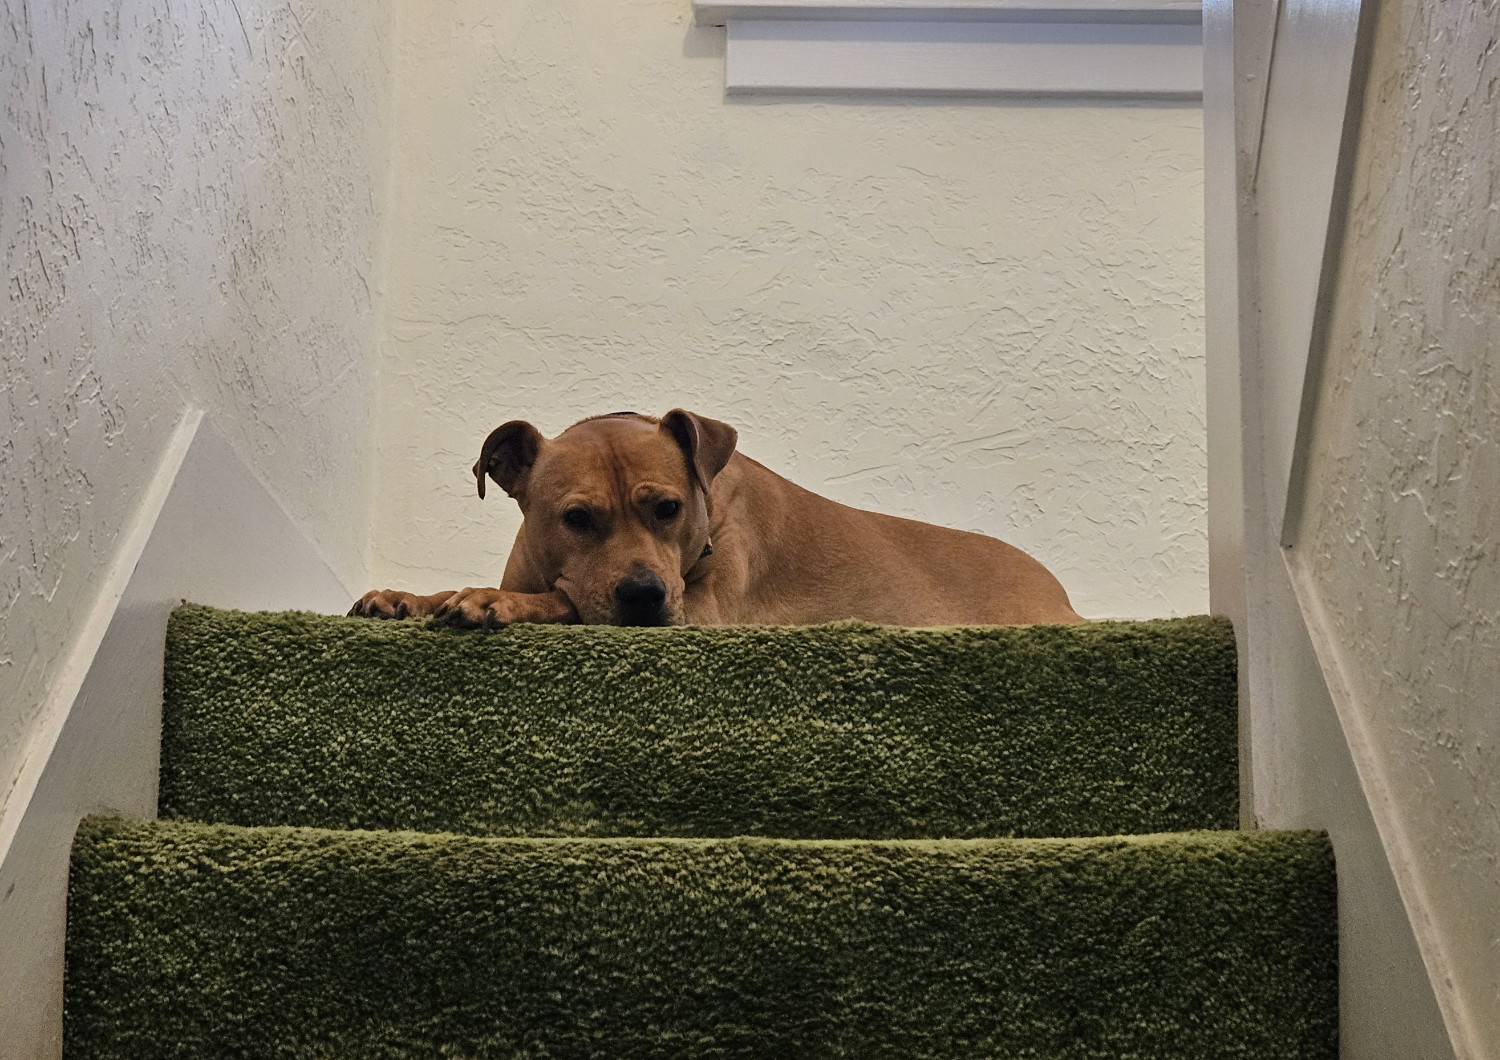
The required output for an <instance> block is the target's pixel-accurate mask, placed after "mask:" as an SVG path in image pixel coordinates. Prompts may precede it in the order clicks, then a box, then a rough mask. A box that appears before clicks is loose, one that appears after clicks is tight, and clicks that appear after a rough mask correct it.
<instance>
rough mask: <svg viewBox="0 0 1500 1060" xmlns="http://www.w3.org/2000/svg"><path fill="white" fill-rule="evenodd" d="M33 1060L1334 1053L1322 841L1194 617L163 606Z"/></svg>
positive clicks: (89, 838) (1230, 657) (1205, 623)
mask: <svg viewBox="0 0 1500 1060" xmlns="http://www.w3.org/2000/svg"><path fill="white" fill-rule="evenodd" d="M166 677H167V686H166V701H165V704H164V711H163V743H162V774H161V796H160V804H161V812H162V816H163V818H164V820H163V821H161V822H128V821H121V820H112V819H91V820H88V821H85V822H84V824H83V826H82V827H81V829H80V832H79V836H78V840H77V842H76V844H75V848H74V861H73V879H72V886H71V893H70V905H69V917H70V920H69V935H68V958H67V960H68V965H67V998H66V1052H67V1055H68V1056H69V1057H79V1058H82V1057H91V1058H92V1057H199V1056H202V1057H209V1056H214V1057H217V1056H246V1057H250V1056H254V1057H262V1056H264V1057H271V1056H278V1057H279V1056H290V1057H334V1056H339V1057H355V1056H359V1057H364V1056H379V1057H440V1056H442V1057H447V1056H461V1057H600V1058H604V1057H663V1058H665V1057H694V1058H696V1057H747V1058H749V1057H753V1058H766V1060H770V1058H782V1057H867V1056H868V1057H886V1056H889V1057H934V1058H938V1057H941V1058H950V1057H951V1058H959V1057H964V1058H967V1057H991V1056H993V1057H1039V1058H1063V1057H1099V1058H1104V1057H1172V1058H1184V1060H1185V1058H1188V1057H1194V1058H1197V1057H1210V1056H1226V1057H1229V1056H1233V1057H1246V1058H1267V1060H1269V1058H1272V1057H1277V1058H1283V1057H1284V1058H1299V1060H1301V1058H1306V1060H1312V1058H1326V1060H1332V1058H1333V1057H1336V1056H1337V1052H1338V1050H1337V986H1336V980H1337V971H1336V968H1337V941H1336V914H1335V891H1334V875H1333V865H1332V856H1331V852H1330V850H1329V847H1328V843H1327V840H1326V838H1325V837H1323V836H1322V835H1319V834H1314V833H1244V832H1236V831H1232V830H1230V829H1232V828H1233V827H1234V825H1235V822H1236V820H1237V808H1236V792H1237V786H1238V785H1237V764H1236V754H1235V744H1236V740H1235V713H1236V710H1235V673H1234V644H1233V638H1232V633H1231V631H1230V630H1229V628H1228V626H1227V624H1225V623H1223V622H1221V621H1218V620H1213V619H1184V620H1171V621H1156V622H1144V623H1097V624H1089V625H1083V626H1071V627H1046V626H1035V627H1023V628H1009V629H947V630H902V629H888V628H879V627H871V626H865V625H857V624H840V625H834V626H825V627H812V628H802V629H779V628H740V629H725V630H694V629H672V630H649V629H648V630H627V629H612V628H563V627H525V626H522V627H514V628H511V629H507V630H502V631H498V632H493V633H460V632H454V631H449V630H441V629H429V628H426V626H425V625H424V624H422V623H419V622H400V623H378V622H372V621H368V620H360V619H345V618H328V617H322V616H314V615H306V614H242V613H237V612H223V611H215V610H211V609H207V608H200V607H184V608H182V609H180V610H179V611H178V612H177V613H176V614H175V615H174V616H173V619H172V623H171V628H170V630H169V634H168V644H167V667H166Z"/></svg>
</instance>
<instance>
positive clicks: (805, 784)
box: [161, 608, 1239, 838]
mask: <svg viewBox="0 0 1500 1060" xmlns="http://www.w3.org/2000/svg"><path fill="white" fill-rule="evenodd" d="M166 678H167V690H166V692H167V694H166V704H165V709H164V719H163V750H162V755H163V757H162V777H161V811H162V814H163V816H171V817H180V818H184V819H190V820H201V821H224V822H231V823H235V824H244V825H259V824H294V825H310V826H317V827H331V828H347V827H363V828H393V829H401V828H406V829H414V830H420V831H455V832H463V833H467V834H472V835H584V836H647V835H676V836H731V835H768V836H790V837H798V838H842V837H850V838H855V837H864V838H920V837H931V836H954V837H968V836H1083V835H1113V834H1122V833H1149V832H1162V831H1178V830H1186V829H1195V828H1233V827H1235V826H1236V825H1237V822H1238V785H1239V773H1238V766H1237V741H1236V736H1235V733H1236V718H1237V714H1236V708H1235V695H1236V689H1235V653H1234V641H1233V635H1232V632H1231V630H1230V629H1229V626H1228V624H1227V623H1224V622H1220V621H1217V620H1210V619H1184V620H1173V621H1164V622H1147V623H1102V624H1091V625H1087V626H1077V627H1030V628H1023V629H987V630H975V629H970V630H941V631H932V630H897V629H881V628H875V627H860V626H835V627H819V628H812V629H764V628H762V629H755V628H750V629H729V630H620V629H603V628H555V627H554V628H544V627H517V628H513V629H508V630H504V631H500V632H497V633H493V634H483V633H481V634H463V633H455V632H451V631H443V630H429V629H426V628H423V627H421V626H420V625H419V624H417V623H413V622H405V623H378V622H372V621H368V620H358V619H333V618H324V617H318V616H309V615H300V616H299V615H241V614H236V613H232V612H216V611H210V610H207V609H201V608H186V609H183V610H181V611H179V612H178V613H177V614H176V615H175V616H174V618H173V622H172V627H171V632H170V636H169V641H168V657H167V674H166Z"/></svg>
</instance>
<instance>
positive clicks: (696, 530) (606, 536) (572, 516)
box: [474, 409, 738, 626]
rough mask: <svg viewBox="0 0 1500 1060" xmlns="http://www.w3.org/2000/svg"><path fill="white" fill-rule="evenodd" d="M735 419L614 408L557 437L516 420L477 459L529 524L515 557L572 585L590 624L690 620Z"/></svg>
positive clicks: (546, 580) (554, 581) (541, 578)
mask: <svg viewBox="0 0 1500 1060" xmlns="http://www.w3.org/2000/svg"><path fill="white" fill-rule="evenodd" d="M737 437H738V436H737V434H736V432H735V429H734V428H733V427H731V426H729V424H727V423H720V422H719V421H718V420H711V419H707V418H706V417H703V416H695V415H693V414H692V413H691V412H685V411H683V410H682V409H673V410H672V411H671V412H669V413H667V414H666V415H665V416H663V417H662V418H661V419H659V420H658V419H655V418H653V417H650V416H642V415H640V414H638V413H633V412H627V413H614V414H611V415H608V416H596V417H594V418H592V419H587V420H583V421H582V422H580V423H575V424H574V425H573V426H572V427H569V428H568V429H567V430H566V431H564V432H563V433H562V434H559V435H558V436H557V437H556V438H553V439H550V440H549V439H547V438H544V437H542V434H541V432H540V431H538V430H537V429H536V428H535V427H533V426H532V425H531V424H529V423H526V422H525V421H523V420H512V421H511V422H509V423H506V424H502V425H501V426H499V427H496V428H495V429H494V430H493V431H491V432H490V436H489V437H488V438H486V439H485V440H484V447H483V448H482V449H481V450H480V453H479V461H478V462H477V463H476V464H475V465H474V477H475V479H476V480H478V483H479V495H480V496H481V497H483V496H484V483H485V478H486V476H488V477H489V478H490V479H493V480H494V482H495V484H496V485H498V486H499V487H500V488H501V489H503V490H504V491H505V492H506V493H508V494H510V495H511V496H512V497H514V498H515V499H516V502H517V503H518V504H519V505H520V506H521V514H522V516H523V522H522V526H521V532H520V534H518V535H517V537H516V544H515V548H516V550H517V551H518V553H519V555H513V556H512V557H511V562H512V563H513V564H514V563H517V562H520V563H521V564H524V566H525V568H526V570H527V572H528V574H529V575H530V576H531V577H530V579H529V580H533V581H535V582H537V583H538V584H545V585H547V586H549V587H552V586H555V587H556V588H558V589H560V590H561V591H562V592H564V593H566V594H567V596H568V598H569V599H570V600H572V602H573V607H574V608H575V609H576V610H577V611H578V617H579V619H580V620H581V621H583V622H587V623H595V624H613V625H622V626H666V625H677V624H680V623H681V622H682V621H683V611H682V592H683V578H684V576H685V575H686V574H687V573H688V571H690V570H691V569H692V568H693V566H694V564H696V563H697V562H698V561H699V559H700V558H702V557H703V556H704V554H705V550H706V549H707V548H708V547H709V514H710V504H709V486H710V485H711V484H712V483H713V480H714V477H715V476H716V475H718V473H719V472H720V471H722V470H723V469H724V465H725V464H727V463H728V462H729V458H730V456H732V455H733V453H734V445H735V441H736V438H737Z"/></svg>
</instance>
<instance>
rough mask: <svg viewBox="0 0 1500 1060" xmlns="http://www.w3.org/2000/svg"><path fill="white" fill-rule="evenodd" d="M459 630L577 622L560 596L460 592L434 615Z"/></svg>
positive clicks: (485, 590) (568, 605)
mask: <svg viewBox="0 0 1500 1060" xmlns="http://www.w3.org/2000/svg"><path fill="white" fill-rule="evenodd" d="M433 620H434V621H436V622H440V623H442V624H443V625H447V626H455V627H457V628H459V629H498V628H499V627H500V626H508V625H510V624H511V623H512V622H548V623H557V622H576V621H577V616H576V614H575V613H574V611H573V605H572V604H571V603H569V602H568V599H567V597H565V596H563V594H562V593H558V592H551V593H513V592H510V591H508V590H505V589H460V590H459V591H458V592H456V593H454V594H453V595H452V596H450V597H448V599H447V600H446V601H445V602H444V603H443V605H442V606H441V607H439V608H438V609H437V611H436V612H435V613H434V614H433Z"/></svg>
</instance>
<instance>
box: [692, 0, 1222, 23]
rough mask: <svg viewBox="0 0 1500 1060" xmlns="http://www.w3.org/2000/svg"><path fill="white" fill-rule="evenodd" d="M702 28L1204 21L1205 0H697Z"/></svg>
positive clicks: (696, 18)
mask: <svg viewBox="0 0 1500 1060" xmlns="http://www.w3.org/2000/svg"><path fill="white" fill-rule="evenodd" d="M693 18H694V21H696V22H697V24H698V25H700V26H722V25H725V24H726V23H728V22H730V21H731V20H734V19H775V20H778V21H787V20H795V19H801V20H807V21H813V22H831V21H838V20H849V19H853V20H859V21H863V22H1184V23H1193V24H1195V25H1196V24H1199V23H1201V22H1202V21H1203V4H1202V0H801V2H800V3H799V2H796V0H791V2H788V0H693Z"/></svg>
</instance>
